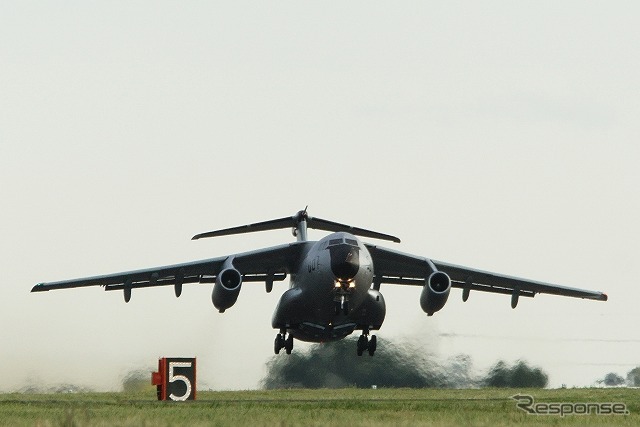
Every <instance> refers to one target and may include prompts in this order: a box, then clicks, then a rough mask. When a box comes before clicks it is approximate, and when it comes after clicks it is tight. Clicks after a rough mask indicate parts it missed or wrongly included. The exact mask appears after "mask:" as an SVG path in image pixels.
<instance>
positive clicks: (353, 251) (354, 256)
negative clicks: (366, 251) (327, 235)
mask: <svg viewBox="0 0 640 427" xmlns="http://www.w3.org/2000/svg"><path fill="white" fill-rule="evenodd" d="M358 249H359V248H357V247H354V246H349V245H339V246H334V247H331V248H330V252H331V271H333V274H334V275H335V276H336V277H337V278H338V279H339V280H351V279H353V278H354V277H355V276H356V274H358V270H359V269H360V253H359V250H358Z"/></svg>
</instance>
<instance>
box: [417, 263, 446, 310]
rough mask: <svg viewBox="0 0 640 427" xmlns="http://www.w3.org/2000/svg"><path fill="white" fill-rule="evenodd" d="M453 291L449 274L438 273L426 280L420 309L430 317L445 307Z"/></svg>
mask: <svg viewBox="0 0 640 427" xmlns="http://www.w3.org/2000/svg"><path fill="white" fill-rule="evenodd" d="M450 290H451V278H450V277H449V275H447V273H443V272H442V271H436V272H434V273H431V276H429V278H428V279H427V280H426V283H425V284H424V287H423V288H422V293H421V294H420V307H422V310H423V311H424V312H425V313H427V314H428V315H429V316H432V315H433V313H435V312H436V311H438V310H440V309H441V308H442V307H444V305H445V303H446V302H447V298H449V291H450Z"/></svg>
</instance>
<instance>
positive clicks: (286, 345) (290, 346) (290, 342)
mask: <svg viewBox="0 0 640 427" xmlns="http://www.w3.org/2000/svg"><path fill="white" fill-rule="evenodd" d="M284 349H285V351H286V352H287V354H291V351H292V350H293V336H292V335H291V334H289V337H288V338H287V339H286V340H285V341H284Z"/></svg>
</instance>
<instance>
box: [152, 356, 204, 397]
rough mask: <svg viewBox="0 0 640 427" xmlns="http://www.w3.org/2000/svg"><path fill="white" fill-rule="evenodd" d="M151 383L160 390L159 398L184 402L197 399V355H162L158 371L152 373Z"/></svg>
mask: <svg viewBox="0 0 640 427" xmlns="http://www.w3.org/2000/svg"><path fill="white" fill-rule="evenodd" d="M151 384H153V385H155V386H156V387H157V390H158V400H172V401H174V402H184V401H186V400H196V359H195V357H192V358H186V357H162V358H160V359H158V372H153V373H152V374H151Z"/></svg>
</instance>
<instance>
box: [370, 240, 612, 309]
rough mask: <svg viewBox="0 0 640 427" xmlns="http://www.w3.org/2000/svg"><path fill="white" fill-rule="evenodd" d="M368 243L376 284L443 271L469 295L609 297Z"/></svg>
mask: <svg viewBox="0 0 640 427" xmlns="http://www.w3.org/2000/svg"><path fill="white" fill-rule="evenodd" d="M366 247H367V249H368V250H369V252H370V253H371V256H372V258H373V268H374V274H375V278H374V284H376V285H379V284H380V283H392V284H401V285H417V286H423V285H424V284H425V279H426V278H427V277H428V276H429V275H430V274H431V273H433V272H435V271H442V272H444V273H447V274H448V275H449V277H450V278H451V286H452V287H454V288H460V289H463V290H464V294H463V295H465V296H466V297H468V296H469V292H470V291H472V290H474V291H482V292H493V293H499V294H509V295H513V296H515V297H516V298H517V296H526V297H533V296H535V294H552V295H563V296H568V297H576V298H585V299H592V300H598V301H606V300H607V295H606V294H604V293H602V292H597V291H589V290H585V289H577V288H569V287H565V286H558V285H554V284H550V283H544V282H538V281H535V280H528V279H522V278H519V277H513V276H507V275H505V274H498V273H491V272H488V271H483V270H478V269H475V268H469V267H463V266H460V265H455V264H449V263H445V262H441V261H436V260H430V259H427V258H424V257H419V256H415V255H410V254H405V253H402V252H398V251H395V250H392V249H387V248H382V247H379V246H374V245H369V244H366ZM466 297H465V300H466Z"/></svg>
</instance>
